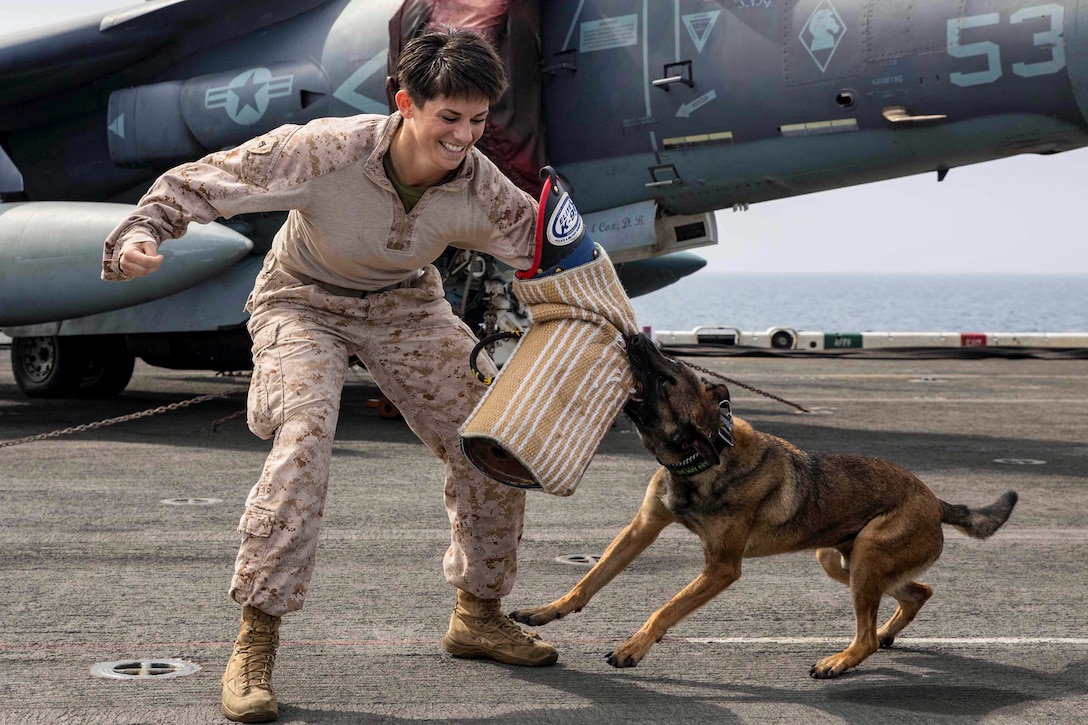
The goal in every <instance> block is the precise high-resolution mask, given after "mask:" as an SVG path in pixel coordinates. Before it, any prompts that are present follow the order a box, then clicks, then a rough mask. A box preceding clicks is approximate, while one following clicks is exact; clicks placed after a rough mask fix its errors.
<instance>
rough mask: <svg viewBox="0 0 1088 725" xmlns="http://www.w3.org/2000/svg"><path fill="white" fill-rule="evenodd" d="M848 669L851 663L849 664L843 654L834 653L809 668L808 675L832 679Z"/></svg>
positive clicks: (817, 678) (818, 678) (819, 678)
mask: <svg viewBox="0 0 1088 725" xmlns="http://www.w3.org/2000/svg"><path fill="white" fill-rule="evenodd" d="M848 669H850V665H849V664H847V661H846V660H845V659H844V658H843V657H842V655H834V656H832V657H825V658H824V659H822V660H820V661H819V662H817V663H816V664H814V665H813V666H812V667H811V669H809V671H808V676H809V677H811V678H812V679H814V680H830V679H831V678H833V677H838V676H839V675H841V674H842V673H844V672H846V671H847V670H848Z"/></svg>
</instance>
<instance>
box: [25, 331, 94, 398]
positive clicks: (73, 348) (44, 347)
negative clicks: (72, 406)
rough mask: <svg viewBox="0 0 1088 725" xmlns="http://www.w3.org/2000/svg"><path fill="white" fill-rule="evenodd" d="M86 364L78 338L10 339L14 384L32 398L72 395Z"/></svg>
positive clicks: (76, 388)
mask: <svg viewBox="0 0 1088 725" xmlns="http://www.w3.org/2000/svg"><path fill="white" fill-rule="evenodd" d="M86 365H87V359H86V357H85V354H84V351H83V345H82V344H81V341H80V340H79V339H78V338H75V337H62V336H59V335H53V336H50V337H16V338H15V339H13V340H12V341H11V369H12V372H13V373H14V374H15V383H16V385H18V386H19V389H20V390H22V391H23V393H25V394H26V395H28V396H30V397H31V398H68V397H71V396H73V395H74V394H75V392H76V391H77V390H78V389H79V384H80V380H81V379H82V378H83V372H84V370H85V369H86Z"/></svg>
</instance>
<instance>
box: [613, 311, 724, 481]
mask: <svg viewBox="0 0 1088 725" xmlns="http://www.w3.org/2000/svg"><path fill="white" fill-rule="evenodd" d="M627 358H628V360H630V362H631V372H632V374H633V375H634V378H635V392H634V393H633V394H632V396H631V398H630V399H629V400H628V401H627V405H626V406H625V407H624V409H623V411H624V412H625V413H626V414H627V417H628V418H630V419H631V421H632V422H633V423H634V424H635V428H637V429H638V433H639V437H640V438H641V439H642V444H643V445H644V446H646V448H647V449H649V451H650V452H651V453H653V454H654V457H655V458H657V460H658V462H659V463H661V465H663V466H665V467H666V468H668V469H669V470H670V471H672V472H673V473H674V474H677V475H694V474H695V473H700V472H702V471H704V470H706V469H707V468H709V467H711V466H716V465H717V464H718V462H719V460H720V452H721V450H722V449H723V448H724V447H725V446H732V445H733V439H732V425H733V417H732V412H731V411H730V409H729V389H728V388H726V387H725V386H724V385H718V384H710V385H708V384H706V383H704V382H703V381H702V380H701V379H700V378H699V376H697V375H696V374H695V372H694V371H693V370H691V368H689V367H688V366H686V365H684V364H682V363H680V362H678V361H676V360H673V359H672V358H670V357H668V356H666V355H665V354H664V353H662V352H661V351H660V350H659V349H658V347H657V345H655V344H654V343H653V342H652V341H651V340H650V339H649V338H648V337H646V335H643V334H641V333H640V334H637V335H631V336H629V337H628V338H627Z"/></svg>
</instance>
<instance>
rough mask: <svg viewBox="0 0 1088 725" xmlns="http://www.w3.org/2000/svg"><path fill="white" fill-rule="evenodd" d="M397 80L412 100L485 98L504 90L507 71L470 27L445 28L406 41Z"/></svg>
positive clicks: (490, 100)
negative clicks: (465, 28)
mask: <svg viewBox="0 0 1088 725" xmlns="http://www.w3.org/2000/svg"><path fill="white" fill-rule="evenodd" d="M397 82H398V83H399V84H400V87H401V88H402V89H404V90H405V91H407V92H408V96H409V97H410V98H411V99H412V103H415V104H416V105H420V106H422V105H424V104H425V103H426V102H427V101H429V100H431V99H433V98H438V97H439V96H445V97H446V98H486V99H487V101H488V103H490V104H494V103H497V102H498V100H499V99H500V98H501V97H502V94H503V93H505V92H506V85H507V83H506V72H505V71H504V70H503V67H502V60H500V59H499V56H498V54H497V53H496V52H495V49H494V48H492V47H491V45H490V44H489V43H488V42H487V41H486V40H484V39H483V38H482V37H480V36H479V35H477V34H476V33H474V32H472V31H471V30H462V29H457V28H450V27H447V28H445V29H444V30H435V31H430V32H427V33H424V34H423V35H420V36H418V37H416V38H413V39H412V40H410V41H408V42H407V43H406V44H405V46H404V49H403V50H402V51H401V54H400V58H399V59H398V61H397Z"/></svg>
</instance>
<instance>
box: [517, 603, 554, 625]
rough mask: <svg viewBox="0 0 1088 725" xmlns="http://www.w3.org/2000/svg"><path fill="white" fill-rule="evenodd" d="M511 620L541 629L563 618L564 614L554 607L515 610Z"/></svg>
mask: <svg viewBox="0 0 1088 725" xmlns="http://www.w3.org/2000/svg"><path fill="white" fill-rule="evenodd" d="M507 616H509V617H510V619H512V620H514V621H515V622H520V623H521V624H528V625H529V626H530V627H540V626H542V625H545V624H547V623H548V622H554V621H555V620H557V619H562V618H563V613H562V612H560V611H558V610H556V609H553V608H552V607H550V606H548V607H532V608H530V609H515V610H514V611H512V612H510V614H509V615H507Z"/></svg>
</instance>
